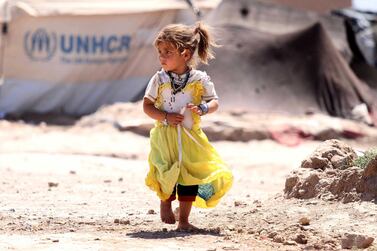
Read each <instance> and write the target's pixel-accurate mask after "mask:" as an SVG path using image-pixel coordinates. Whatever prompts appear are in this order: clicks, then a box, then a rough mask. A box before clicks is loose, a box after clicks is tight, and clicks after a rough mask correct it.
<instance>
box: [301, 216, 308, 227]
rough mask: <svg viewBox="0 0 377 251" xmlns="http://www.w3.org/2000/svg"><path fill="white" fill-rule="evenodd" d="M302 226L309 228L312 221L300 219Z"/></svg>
mask: <svg viewBox="0 0 377 251" xmlns="http://www.w3.org/2000/svg"><path fill="white" fill-rule="evenodd" d="M298 222H299V223H300V224H301V225H303V226H308V225H309V224H310V220H309V218H307V217H302V218H300V220H299V221H298Z"/></svg>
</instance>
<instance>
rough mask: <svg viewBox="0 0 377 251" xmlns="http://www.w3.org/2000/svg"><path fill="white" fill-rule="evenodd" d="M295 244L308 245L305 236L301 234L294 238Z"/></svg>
mask: <svg viewBox="0 0 377 251" xmlns="http://www.w3.org/2000/svg"><path fill="white" fill-rule="evenodd" d="M295 242H297V243H298V244H307V243H308V239H307V238H306V236H305V235H303V234H298V235H297V236H296V238H295Z"/></svg>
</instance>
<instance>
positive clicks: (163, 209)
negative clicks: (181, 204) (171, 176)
mask: <svg viewBox="0 0 377 251" xmlns="http://www.w3.org/2000/svg"><path fill="white" fill-rule="evenodd" d="M176 191H177V187H174V190H173V193H172V194H171V196H170V198H169V199H168V200H165V201H161V202H160V216H161V221H162V222H164V223H166V224H175V217H174V213H173V210H172V208H171V202H172V201H174V200H175V194H176Z"/></svg>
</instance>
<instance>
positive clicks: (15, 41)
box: [0, 0, 217, 115]
mask: <svg viewBox="0 0 377 251" xmlns="http://www.w3.org/2000/svg"><path fill="white" fill-rule="evenodd" d="M216 3H217V1H215V0H211V1H205V0H203V1H198V7H200V8H201V9H202V10H208V9H212V8H213V7H214V5H215V4H216ZM0 4H1V5H0V9H1V11H0V14H1V17H0V20H1V23H2V27H3V29H2V30H3V32H2V34H1V40H0V41H1V51H0V62H1V67H0V72H1V76H2V78H1V83H0V114H9V113H15V114H22V113H25V112H36V113H64V114H69V115H83V114H87V113H91V112H94V111H95V110H96V109H98V108H99V107H100V106H102V105H104V104H110V103H114V102H118V101H124V102H125V101H135V100H137V99H138V98H139V97H140V95H141V93H142V92H143V91H144V89H145V86H146V84H147V82H148V80H149V78H150V77H151V76H152V75H153V74H154V73H155V72H156V71H157V70H158V68H159V66H158V60H157V56H156V53H155V51H154V50H155V49H154V48H153V46H152V42H153V39H154V37H155V36H156V34H157V32H158V31H159V30H160V29H161V28H162V27H163V26H165V25H167V24H169V23H174V22H183V23H188V24H189V23H194V22H195V15H193V13H192V12H191V10H190V9H189V8H188V4H187V2H186V1H184V0H127V1H123V0H110V1H104V0H77V1H67V0H20V1H18V0H5V1H1V2H0Z"/></svg>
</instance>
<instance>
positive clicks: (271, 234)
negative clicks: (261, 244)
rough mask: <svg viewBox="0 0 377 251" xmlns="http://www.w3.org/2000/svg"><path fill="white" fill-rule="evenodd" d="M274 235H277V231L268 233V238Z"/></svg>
mask: <svg viewBox="0 0 377 251" xmlns="http://www.w3.org/2000/svg"><path fill="white" fill-rule="evenodd" d="M276 235H278V233H276V232H271V233H269V234H268V238H274V237H275V236H276Z"/></svg>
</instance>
